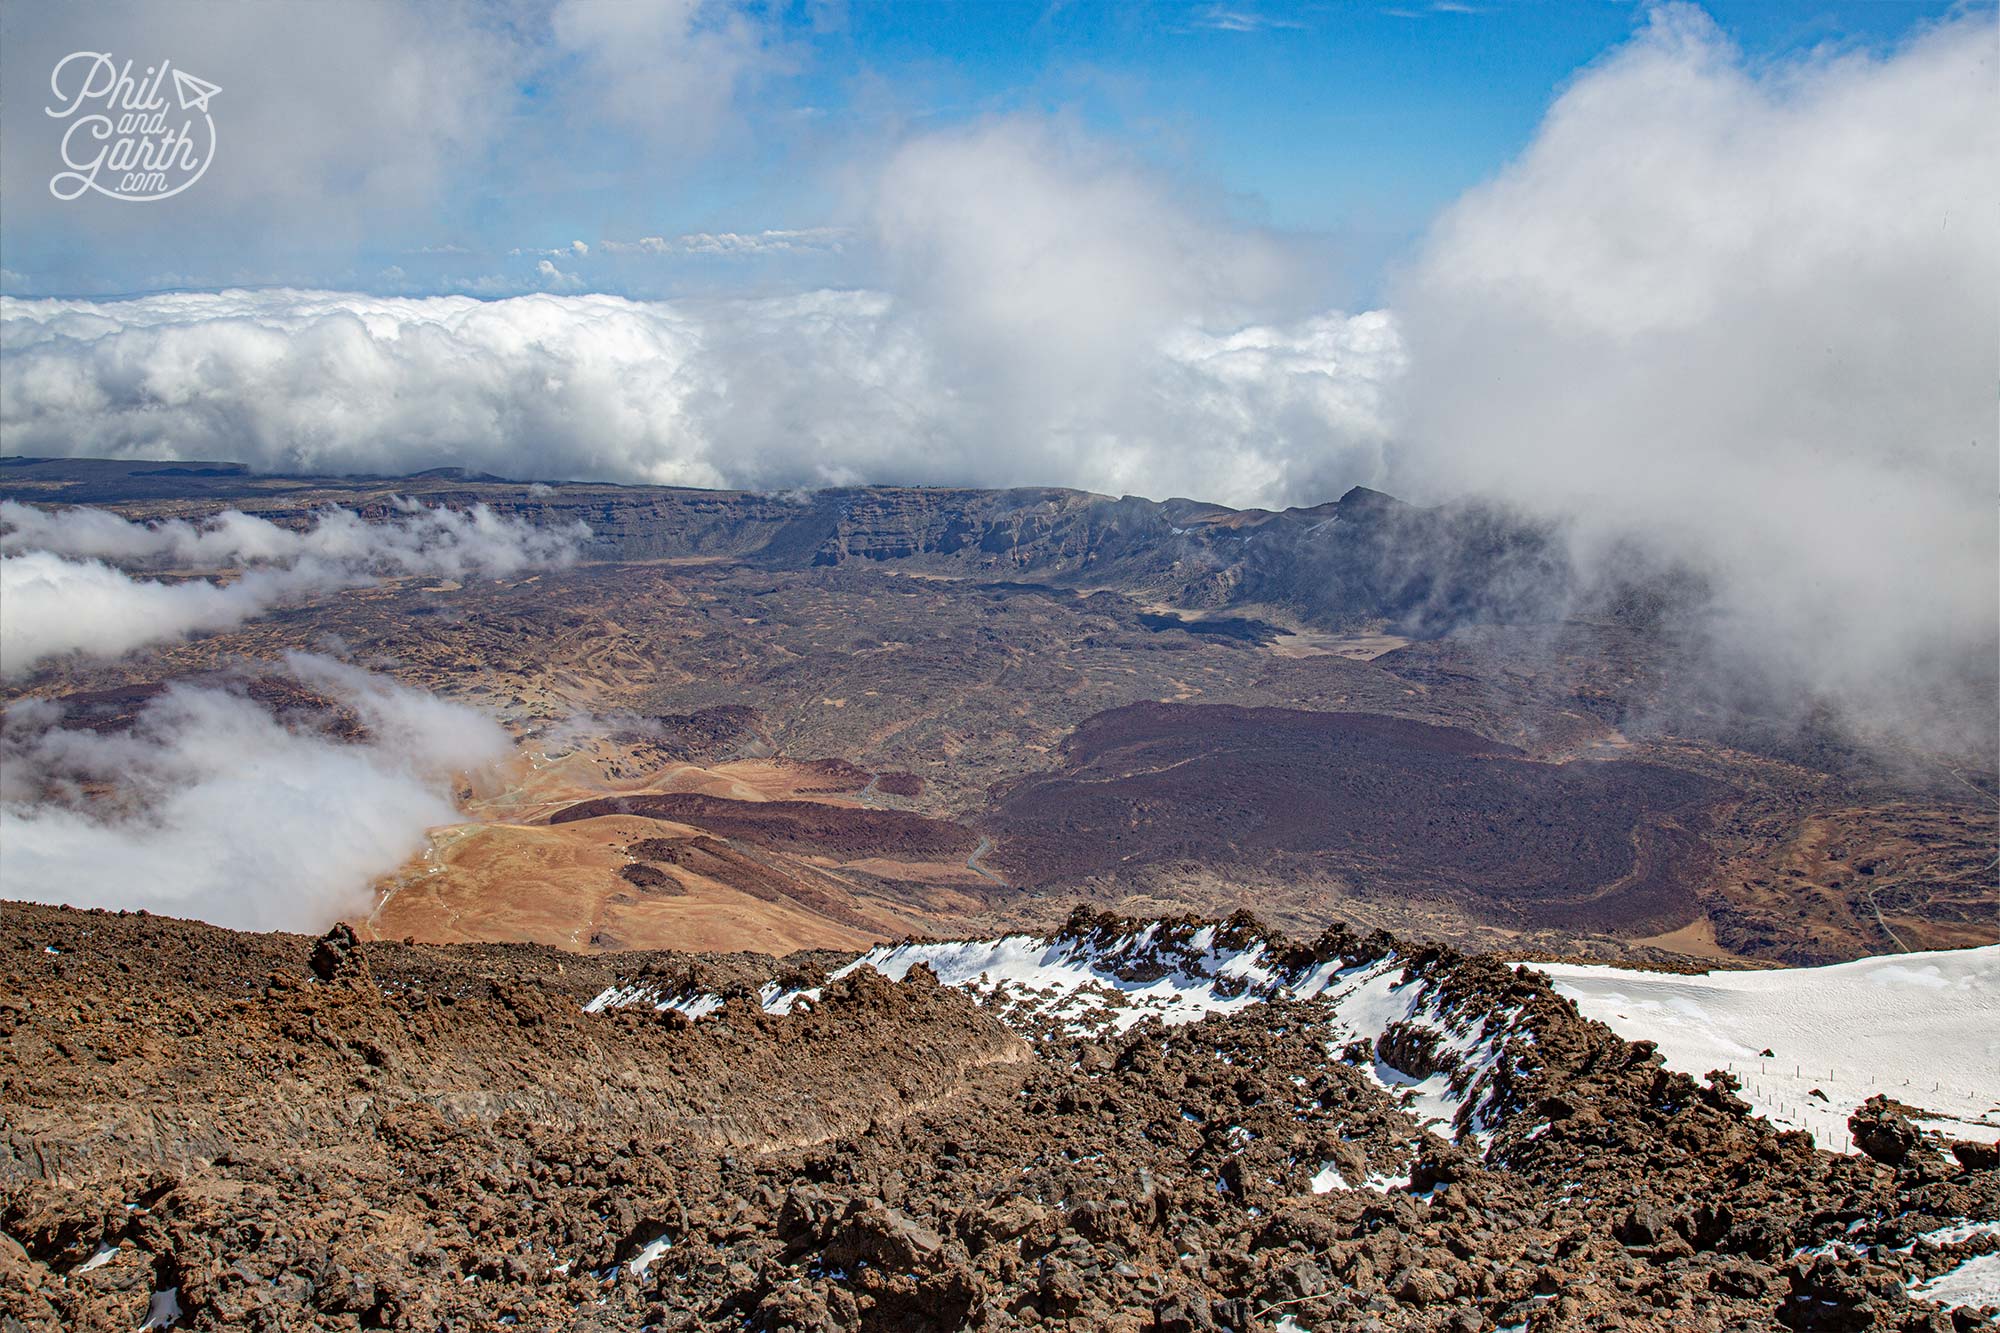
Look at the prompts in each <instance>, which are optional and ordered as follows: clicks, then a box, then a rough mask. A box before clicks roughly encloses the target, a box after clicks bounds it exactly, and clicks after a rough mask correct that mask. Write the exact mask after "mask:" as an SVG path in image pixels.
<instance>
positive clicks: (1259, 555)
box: [0, 460, 1571, 633]
mask: <svg viewBox="0 0 2000 1333" xmlns="http://www.w3.org/2000/svg"><path fill="white" fill-rule="evenodd" d="M0 491H3V492H4V493H5V494H7V495H8V496H10V497H11V498H15V499H20V500H24V501H29V502H34V503H44V504H48V503H57V504H82V503H91V504H108V505H115V506H117V507H119V508H120V509H121V510H123V511H124V512H126V513H128V514H130V515H132V516H135V517H158V516H161V515H165V514H177V515H191V514H200V513H207V512H213V511H215V510H219V509H221V508H224V507H233V508H238V509H242V510H244V511H245V512H250V513H255V514H258V515H260V516H262V517H265V518H268V519H271V520H272V521H274V522H280V523H297V524H304V523H306V522H307V521H309V519H310V517H311V514H312V512H313V511H314V510H315V509H318V508H321V507H324V506H326V505H329V504H338V505H342V506H345V507H348V508H354V509H358V510H360V511H361V512H362V513H364V514H366V515H371V516H384V515H387V514H388V513H389V512H390V510H391V502H392V499H393V497H395V496H409V497H414V498H416V499H419V500H421V501H422V502H424V503H426V504H433V505H436V504H442V505H449V506H454V507H464V506H468V505H472V504H475V503H484V504H487V505H489V506H491V507H492V508H494V509H495V510H497V511H499V512H502V513H506V514H510V515H515V516H520V517H524V518H528V519H531V520H533V521H534V522H536V523H539V524H548V525H567V524H570V523H575V522H582V523H585V524H587V525H589V527H590V529H591V532H592V538H591V540H590V542H589V543H588V544H587V546H586V554H587V555H588V556H589V557H591V558H595V559H604V560H635V561H648V560H671V561H718V560H732V561H747V562H750V563H753V564H757V565H762V566H765V567H767V568H772V569H807V568H815V567H819V568H825V567H837V566H841V565H845V564H850V563H854V562H866V563H868V564H870V565H872V566H881V567H888V566H899V567H907V568H908V569H910V570H911V571H913V572H919V573H931V574H938V575H955V576H960V577H977V578H981V579H986V580H1007V579H1015V580H1020V581H1025V582H1037V583H1048V584H1052V585H1056V586H1060V587H1066V588H1078V589H1089V588H1112V589H1116V590H1118V591H1121V592H1126V593H1130V594H1133V595H1135V596H1139V597H1141V598H1143V599H1144V600H1148V601H1153V602H1157V603H1159V604H1162V605H1167V606H1174V607H1180V608H1185V609H1190V610H1216V609H1221V608H1227V607H1232V606H1242V605H1252V604H1255V605H1262V606H1268V607H1274V608H1281V609H1283V610H1284V611H1286V612H1287V613H1289V614H1291V615H1294V616H1296V617H1298V618H1299V619H1300V621H1301V622H1302V623H1304V624H1308V625H1314V626H1320V627H1327V628H1338V627H1345V626H1350V625H1354V624H1360V623H1364V622H1369V621H1380V620H1388V621H1391V622H1394V623H1395V624H1396V625H1397V626H1399V627H1401V628H1404V629H1408V630H1411V631H1413V632H1418V633H1434V632H1439V631H1442V630H1444V629H1447V628H1449V627H1451V626H1452V625H1455V624H1463V623H1474V622H1478V621H1482V620H1490V619H1496V618H1509V617H1511V618H1520V617H1522V616H1532V615H1536V614H1545V613H1547V612H1548V611H1549V610H1551V609H1552V608H1555V607H1558V606H1561V605H1562V604H1563V602H1564V600H1565V598H1566V597H1567V596H1568V595H1569V593H1570V591H1571V589H1570V585H1569V577H1568V572H1567V570H1566V568H1565V566H1564V563H1563V560H1562V557H1561V555H1560V551H1559V547H1558V545H1557V544H1556V543H1554V542H1552V541H1551V540H1550V535H1549V534H1548V533H1547V532H1546V531H1544V530H1543V529H1541V528H1538V527H1536V526H1534V525H1532V524H1529V523H1527V522H1524V521H1522V520H1519V519H1516V518H1513V517H1510V516H1508V515H1505V514H1502V513H1499V512H1497V511H1493V510H1489V509H1483V508H1479V507H1476V506H1459V507H1454V508H1449V509H1421V508H1417V507H1415V506H1411V505H1407V504H1404V503H1403V502H1401V501H1399V500H1396V499H1393V498H1392V497H1389V496H1386V495H1383V494H1381V493H1379V492H1376V491H1370V490H1366V489H1364V488H1361V487H1356V488H1355V489H1354V490H1352V491H1350V492H1348V493H1347V494H1346V495H1344V496H1342V497H1341V498H1340V499H1338V500H1335V501H1330V502H1328V503H1325V504H1321V505H1316V506H1312V507H1310V508H1299V509H1287V510H1283V511H1281V512H1279V511H1270V510H1261V509H1247V510H1237V509H1229V508H1227V507H1224V506H1221V505H1213V504H1205V503H1201V502H1198V501H1194V500H1184V499H1172V500H1166V501H1153V500H1146V499H1141V498H1138V497H1136V496H1125V497H1112V496H1107V495H1095V494H1091V493H1089V492H1085V491H1074V490H1066V489H1062V488H1059V487H1034V488H1020V489H1013V490H972V489H958V488H946V487H907V486H867V487H847V488H838V489H830V490H822V491H813V492H793V493H784V494H758V493H752V492H744V491H703V490H692V489H687V488H675V487H646V486H610V485H602V484H594V483H583V482H565V483H561V484H557V485H533V486H527V485H523V484H521V483H518V482H506V481H502V480H501V479H499V478H489V477H482V476H478V475H467V474H465V473H462V472H459V471H457V470H455V469H440V470H438V471H435V472H430V473H423V474H419V475H417V476H414V477H398V478H331V477H294V478H251V477H249V476H247V474H244V473H243V472H241V471H240V470H239V469H236V468H234V467H233V465H216V466H212V467H205V466H202V465H185V466H181V467H178V468H173V469H163V468H161V467H160V466H159V465H150V464H121V463H109V462H92V461H83V462H75V461H67V460H42V461H33V460H30V461H27V462H20V461H16V462H12V463H10V464H9V465H8V466H7V468H6V469H5V471H4V473H0Z"/></svg>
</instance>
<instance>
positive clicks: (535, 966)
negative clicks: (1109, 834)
mask: <svg viewBox="0 0 2000 1333" xmlns="http://www.w3.org/2000/svg"><path fill="white" fill-rule="evenodd" d="M4 911H5V916H6V921H7V926H8V930H7V932H6V935H7V939H6V947H5V949H4V952H0V1035H4V1037H5V1042H4V1045H0V1107H3V1108H4V1110H0V1115H4V1118H5V1121H6V1131H7V1136H6V1143H7V1153H6V1156H5V1158H4V1159H0V1230H4V1233H5V1234H4V1239H0V1269H4V1274H5V1276H4V1280H0V1318H4V1319H5V1320H6V1321H8V1322H7V1325H6V1326H7V1327H9V1328H13V1327H22V1328H31V1329H37V1330H40V1329H57V1328H77V1329H99V1328H102V1329H130V1328H133V1327H136V1326H139V1325H140V1324H141V1323H151V1324H152V1325H153V1326H163V1325H164V1324H165V1323H166V1322H167V1321H168V1320H169V1317H171V1319H172V1322H173V1326H175V1327H182V1328H246V1329H273V1330H276V1329H287V1330H290V1329H306V1328H341V1329H355V1328H409V1329H426V1330H428V1329H437V1328H448V1329H472V1328H490V1327H496V1326H518V1327H526V1328H564V1329H604V1330H609V1329H632V1328H639V1327H646V1328H674V1329H694V1328H725V1327H726V1328H731V1329H740V1328H752V1329H765V1330H780V1329H795V1330H807V1329H835V1328H867V1329H947V1328H978V1329H1006V1328H1034V1327H1068V1328H1093V1329H1095V1328H1104V1329H1130V1330H1142V1329H1143V1330H1154V1329H1157V1330H1164V1331H1171V1333H1192V1331H1193V1330H1206V1329H1211V1328H1230V1329H1236V1330H1250V1329H1276V1328H1283V1329H1316V1330H1317V1329H1335V1328H1357V1329H1359V1328H1366V1329H1379V1330H1390V1329H1412V1330H1415V1329H1435V1330H1446V1329H1449V1330H1484V1329H1493V1328H1508V1329H1515V1328H1525V1329H1529V1330H1534V1331H1535V1333H1544V1331H1545V1330H1553V1329H1586V1328H1587V1329H1612V1328H1628V1329H1667V1328H1673V1329H1676V1330H1696V1329H1725V1328H1728V1329H1736V1328H1772V1327H1789V1328H1795V1329H1871V1328H1873V1329H1907V1330H1917V1329H1923V1330H1946V1329H1970V1328H1974V1327H1981V1326H1984V1325H1983V1324H1982V1316H1981V1315H1980V1314H1979V1313H1978V1312H1977V1311H1976V1310H1974V1309H1972V1308H1969V1307H1967V1306H1964V1305H1960V1306H1959V1307H1958V1308H1956V1309H1947V1308H1945V1307H1944V1306H1941V1305H1938V1304H1936V1303H1932V1302H1930V1301H1927V1300H1925V1299H1923V1293H1925V1292H1933V1293H1936V1294H1939V1295H1942V1296H1945V1297H1947V1298H1948V1299H1954V1300H1956V1299H1961V1297H1962V1295H1963V1291H1964V1289H1966V1288H1967V1287H1968V1284H1973V1285H1976V1283H1975V1279H1976V1278H1977V1275H1978V1273H1979V1271H1981V1270H1980V1267H1979V1266H1980V1265H1983V1264H1991V1263H1993V1262H1994V1260H1993V1258H1992V1257H1991V1256H1992V1255H1993V1254H1994V1252H1995V1251H1996V1250H2000V1227H1996V1226H1995V1225H1993V1222H1994V1219H2000V1170H1996V1162H1995V1159H1994V1155H1993V1153H1992V1152H1991V1150H1990V1149H1988V1148H1985V1147H1984V1146H1983V1145H1969V1144H1968V1145H1957V1146H1956V1147H1955V1149H1954V1150H1953V1151H1946V1150H1945V1147H1944V1146H1943V1145H1941V1144H1940V1143H1938V1142H1937V1141H1936V1140H1934V1139H1929V1138H1926V1137H1925V1136H1923V1135H1922V1134H1920V1133H1918V1132H1917V1131H1916V1130H1914V1129H1913V1128H1912V1127H1911V1126H1910V1125H1909V1124H1908V1122H1907V1121H1905V1120H1904V1119H1903V1118H1902V1117H1901V1115H1900V1114H1899V1113H1898V1111H1897V1108H1896V1107H1895V1106H1894V1105H1892V1104H1889V1103H1886V1102H1876V1103H1871V1104H1870V1105H1869V1106H1868V1107H1865V1108H1863V1110H1862V1112H1860V1113H1858V1114H1857V1116H1856V1117H1855V1120H1856V1125H1855V1137H1856V1140H1857V1142H1859V1143H1861V1144H1862V1145H1863V1147H1864V1148H1866V1149H1867V1150H1868V1151H1869V1152H1871V1153H1874V1154H1875V1156H1873V1157H1870V1156H1862V1155H1836V1154H1832V1153H1827V1152H1823V1151H1819V1150H1816V1149H1815V1148H1814V1146H1813V1145H1812V1143H1811V1141H1810V1140H1809V1139H1808V1138H1807V1137H1806V1136H1805V1135H1803V1134H1799V1133H1779V1132H1776V1131H1774V1130H1773V1129H1772V1128H1771V1127H1770V1126H1769V1125H1768V1124H1767V1123H1765V1122H1764V1121H1762V1120H1759V1119H1755V1118H1752V1117H1751V1116H1750V1115H1749V1114H1747V1108H1746V1107H1745V1106H1744V1104H1743V1103H1742V1102H1741V1100H1740V1099H1738V1098H1737V1097H1736V1096H1735V1095H1734V1092H1733V1090H1732V1088H1731V1086H1730V1080H1729V1079H1728V1078H1727V1077H1722V1078H1713V1079H1710V1080H1707V1081H1705V1082H1703V1081H1697V1080H1694V1079H1690V1078H1688V1077H1687V1076H1685V1075H1681V1074H1675V1073H1671V1072H1668V1071H1666V1070H1665V1069H1663V1068H1662V1066H1661V1062H1660V1059H1659V1057H1658V1056H1657V1054H1655V1053H1654V1051H1653V1050H1652V1049H1651V1048H1650V1047H1649V1046H1647V1045H1646V1044H1645V1043H1639V1044H1628V1043H1626V1042H1625V1041H1623V1040H1621V1039H1619V1038H1618V1037H1617V1036H1615V1035H1613V1034H1612V1033H1611V1032H1610V1030H1609V1029H1607V1028H1604V1027H1602V1026H1600V1025H1598V1024H1595V1023H1592V1022H1588V1021H1585V1020H1583V1019H1581V1018H1579V1017H1578V1016H1577V1015H1576V1013H1575V1011H1574V1010H1573V1009H1572V1008H1571V1007H1570V1006H1569V1004H1568V1002H1566V1001H1564V1000H1563V999H1561V998H1560V997H1558V996H1557V995H1556V994H1555V993H1554V992H1553V991H1552V990H1551V989H1550V987H1549V986H1548V984H1547V983H1546V981H1545V980H1544V979H1542V978H1541V977H1539V976H1538V975H1536V974H1533V973H1531V972H1521V971H1516V970H1515V969H1513V968H1511V967H1509V966H1507V965H1505V964H1502V963H1500V962H1497V961H1494V960H1491V959H1487V958H1478V957H1467V956H1463V955H1460V954H1456V953H1453V952H1451V951H1449V950H1443V949H1436V948H1430V949H1412V948H1406V947H1403V946H1399V945H1397V944H1396V943H1395V942H1394V941H1393V940H1391V939H1389V938H1388V937H1386V936H1382V935H1375V936H1370V937H1368V938H1358V937H1356V936H1355V935H1353V934H1352V933H1349V932H1347V931H1345V930H1339V929H1336V930H1333V931H1329V932H1327V933H1326V934H1324V935H1322V936H1320V937H1319V938H1317V939H1315V940H1312V941H1310V942H1293V941H1286V940H1283V939H1280V938H1276V937H1273V936H1271V935H1269V934H1268V933H1267V932H1265V931H1264V930H1262V929H1261V928H1260V927H1259V926H1258V925H1257V924H1256V923H1255V922H1254V921H1252V920H1250V919H1248V918H1243V917H1238V918H1232V919H1231V920H1229V921H1227V922H1219V923H1217V922H1197V921H1172V922H1151V923H1141V922H1131V921H1123V920H1118V919H1114V918H1102V917H1092V916H1089V915H1085V914H1080V915H1079V916H1077V917H1076V918H1073V919H1072V921H1071V922H1070V924H1069V926H1068V927H1067V928H1066V929H1065V930H1064V931H1063V932H1061V933H1059V934H1057V935H1055V936H1051V937H1047V938H1040V939H1028V938H1026V937H1015V938H1014V939H1012V940H989V941H974V942H959V943H913V944H908V945H902V946H884V947H883V948H881V949H879V950H876V951H874V952H872V953H870V954H868V955H865V956H863V957H861V958H859V959H856V958H854V957H852V956H842V955H829V954H803V955H794V956H792V957H790V958H787V959H782V960H779V959H770V958H764V957H759V956H756V955H728V956H705V957H690V956H676V955H667V954H625V955H606V956H598V957H579V956H576V955H564V954H559V953H557V952H555V951H553V950H547V949H541V948H537V947H533V946H456V947H412V946H402V945H395V944H391V943H369V944H356V943H354V942H353V939H352V936H351V935H349V934H347V933H346V932H345V931H340V930H337V931H335V932H333V933H332V934H330V935H329V936H328V937H327V938H326V939H324V940H320V941H314V940H311V939H308V938H303V937H297V936H249V935H237V934H232V933H230V932H226V931H221V930H216V929H212V928H209V927H204V926H199V925H194V924H190V923H184V922H177V921H169V920H163V919H159V918H148V917H140V916H121V915H107V914H103V913H85V912H76V911H71V910H66V909H58V908H39V907H25V906H14V905H8V906H6V907H5V909H4ZM895 978H900V980H897V979H895ZM940 982H943V983H945V984H940ZM1982 1256H1985V1257H1982ZM1927 1284H1935V1285H1927ZM1954 1284H1956V1285H1954ZM1954 1293H1959V1295H1954Z"/></svg>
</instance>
